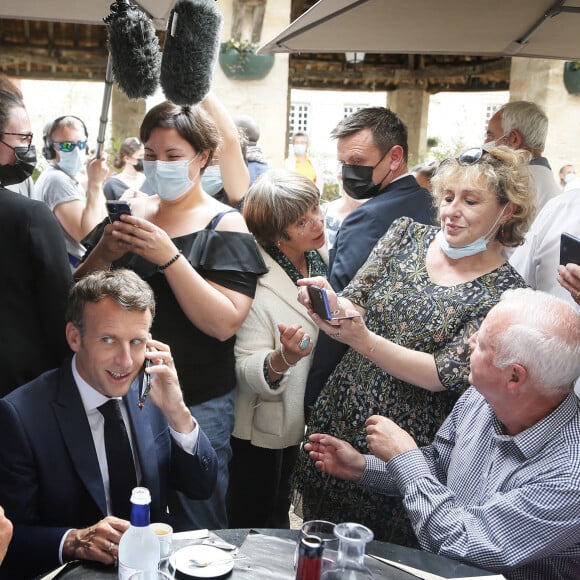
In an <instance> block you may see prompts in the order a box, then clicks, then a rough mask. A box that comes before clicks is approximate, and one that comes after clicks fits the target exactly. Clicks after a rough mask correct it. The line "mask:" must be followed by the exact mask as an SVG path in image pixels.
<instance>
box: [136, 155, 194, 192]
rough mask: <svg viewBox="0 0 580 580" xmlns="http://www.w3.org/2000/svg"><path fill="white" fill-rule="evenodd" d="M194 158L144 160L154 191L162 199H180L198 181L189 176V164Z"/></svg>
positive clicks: (146, 174)
mask: <svg viewBox="0 0 580 580" xmlns="http://www.w3.org/2000/svg"><path fill="white" fill-rule="evenodd" d="M195 157H197V155H196V156H195ZM195 157H194V158H193V159H195ZM193 159H191V160H189V161H188V160H184V161H143V170H144V171H145V176H146V177H147V179H148V180H149V181H150V182H151V184H152V186H153V191H155V193H156V194H157V195H158V196H159V197H160V198H161V199H164V200H167V201H173V200H175V199H179V198H180V197H181V196H182V195H184V194H185V193H186V192H187V191H188V190H189V189H191V188H192V187H193V185H194V184H195V182H196V179H190V177H189V165H190V163H191V162H192V161H193Z"/></svg>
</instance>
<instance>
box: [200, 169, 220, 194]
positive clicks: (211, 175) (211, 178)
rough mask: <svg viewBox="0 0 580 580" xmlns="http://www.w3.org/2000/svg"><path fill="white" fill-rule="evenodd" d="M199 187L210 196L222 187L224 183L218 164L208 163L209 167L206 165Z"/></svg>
mask: <svg viewBox="0 0 580 580" xmlns="http://www.w3.org/2000/svg"><path fill="white" fill-rule="evenodd" d="M201 187H202V188H203V190H204V191H205V192H206V193H208V194H209V195H211V196H212V197H213V196H214V195H216V194H217V193H219V192H220V191H221V190H222V189H223V187H224V184H223V181H222V173H221V171H220V166H219V165H210V166H209V167H206V169H205V171H204V172H203V174H202V176H201Z"/></svg>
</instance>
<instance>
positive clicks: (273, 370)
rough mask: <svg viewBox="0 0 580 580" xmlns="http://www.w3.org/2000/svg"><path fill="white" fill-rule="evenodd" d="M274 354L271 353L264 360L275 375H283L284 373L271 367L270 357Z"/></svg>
mask: <svg viewBox="0 0 580 580" xmlns="http://www.w3.org/2000/svg"><path fill="white" fill-rule="evenodd" d="M273 354H274V351H272V352H271V353H270V354H269V355H268V356H267V357H266V360H267V361H268V367H269V368H270V370H271V371H272V372H273V373H274V374H275V375H280V376H282V375H285V374H286V371H277V370H276V369H275V368H274V367H273V366H272V355H273Z"/></svg>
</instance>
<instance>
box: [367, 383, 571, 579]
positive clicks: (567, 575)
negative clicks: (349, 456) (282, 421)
mask: <svg viewBox="0 0 580 580" xmlns="http://www.w3.org/2000/svg"><path fill="white" fill-rule="evenodd" d="M365 461H366V469H365V472H364V475H363V477H362V479H361V482H360V483H361V484H362V485H367V486H371V487H373V488H377V489H379V490H381V491H383V492H385V493H389V494H398V495H401V496H402V497H403V502H404V504H405V508H406V509H407V512H408V513H409V516H410V518H411V522H412V523H413V527H414V529H415V533H416V534H417V537H418V539H419V542H420V544H421V546H422V547H423V548H424V549H425V550H429V551H430V552H435V553H437V554H440V555H442V556H446V557H449V558H454V559H456V560H461V561H462V562H465V563H467V564H471V565H473V566H478V567H480V568H485V569H488V570H491V571H495V572H500V573H502V574H504V575H505V576H506V578H509V579H511V580H548V579H549V580H554V579H560V578H561V579H567V580H578V579H580V400H579V399H578V398H577V397H576V396H575V395H574V393H571V394H570V395H568V396H567V397H566V398H565V399H564V401H563V402H562V403H561V404H560V406H559V407H558V408H557V409H555V410H554V411H553V412H552V413H551V414H550V415H548V416H547V417H545V418H544V419H542V420H541V421H539V422H538V423H536V424H535V425H534V426H533V427H531V428H529V429H527V430H526V431H524V432H522V433H520V434H518V435H516V436H515V437H512V436H509V435H504V434H503V432H502V427H501V424H500V422H499V421H498V419H497V418H496V416H495V414H494V413H493V411H492V409H491V407H490V406H489V405H488V404H487V402H486V401H485V399H484V398H483V397H482V396H481V395H480V394H479V393H478V392H477V391H476V390H475V389H474V388H470V389H469V390H467V391H466V392H465V394H464V395H463V396H462V397H461V399H459V401H458V402H457V404H456V405H455V407H454V408H453V411H452V412H451V414H450V415H449V417H448V418H447V420H446V421H445V422H444V423H443V425H442V426H441V428H440V429H439V431H438V433H437V436H436V438H435V441H434V442H433V443H432V444H431V445H429V446H428V447H423V448H421V449H413V450H411V451H407V452H405V453H401V454H400V455H397V456H396V457H395V458H393V459H391V460H390V461H389V462H388V463H385V462H383V461H381V460H379V459H377V458H376V457H374V456H370V455H367V456H365ZM386 525H388V522H386Z"/></svg>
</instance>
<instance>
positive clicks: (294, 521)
mask: <svg viewBox="0 0 580 580" xmlns="http://www.w3.org/2000/svg"><path fill="white" fill-rule="evenodd" d="M301 525H302V519H301V518H300V517H299V516H297V515H296V514H295V513H294V506H290V529H291V530H299V529H300V526H301Z"/></svg>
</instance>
